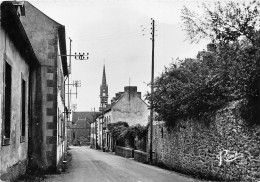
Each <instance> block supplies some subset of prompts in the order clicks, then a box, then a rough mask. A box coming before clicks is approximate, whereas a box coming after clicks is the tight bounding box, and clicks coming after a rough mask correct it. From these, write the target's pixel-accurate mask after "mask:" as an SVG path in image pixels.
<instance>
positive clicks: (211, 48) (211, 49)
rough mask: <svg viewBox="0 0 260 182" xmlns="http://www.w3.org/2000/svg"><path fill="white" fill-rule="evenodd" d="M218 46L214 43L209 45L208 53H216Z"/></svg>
mask: <svg viewBox="0 0 260 182" xmlns="http://www.w3.org/2000/svg"><path fill="white" fill-rule="evenodd" d="M216 49H217V46H216V45H215V44H214V43H209V44H208V45H207V51H209V52H216Z"/></svg>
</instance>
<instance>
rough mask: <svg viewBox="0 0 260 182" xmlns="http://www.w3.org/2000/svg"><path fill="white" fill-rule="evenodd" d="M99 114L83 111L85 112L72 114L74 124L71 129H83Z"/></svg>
mask: <svg viewBox="0 0 260 182" xmlns="http://www.w3.org/2000/svg"><path fill="white" fill-rule="evenodd" d="M98 114H99V112H95V113H94V112H92V111H85V112H73V113H72V122H73V123H74V124H75V125H74V126H73V127H74V128H75V127H77V128H82V127H83V128H84V127H86V125H87V126H88V125H90V123H92V122H93V121H94V119H95V118H96V116H97V115H98Z"/></svg>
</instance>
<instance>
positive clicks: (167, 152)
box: [147, 101, 260, 181]
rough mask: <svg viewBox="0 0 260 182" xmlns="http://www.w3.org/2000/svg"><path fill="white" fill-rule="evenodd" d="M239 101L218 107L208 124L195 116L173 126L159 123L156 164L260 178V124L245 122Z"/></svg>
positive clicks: (208, 174) (207, 174)
mask: <svg viewBox="0 0 260 182" xmlns="http://www.w3.org/2000/svg"><path fill="white" fill-rule="evenodd" d="M239 104H240V102H239V101H236V102H232V103H230V104H229V106H227V107H225V108H223V109H220V110H218V111H217V112H216V114H215V116H214V117H213V118H212V121H211V122H210V123H209V124H208V125H205V124H204V123H203V122H201V121H198V120H194V119H192V118H191V119H182V120H180V121H178V122H177V124H176V125H175V127H173V128H166V127H165V124H164V122H155V123H156V124H155V125H154V129H153V151H154V163H155V164H157V165H163V166H164V167H167V168H170V169H173V170H177V171H179V172H183V173H186V174H192V175H198V176H202V177H204V178H208V179H213V180H225V181H258V180H260V127H259V126H254V127H248V126H247V125H246V124H245V123H244V121H243V120H242V119H241V117H240V115H239V111H238V107H239ZM148 135H150V134H148ZM149 138H150V136H148V139H149ZM149 143H150V142H149V141H148V144H149ZM148 147H149V145H148ZM147 151H149V149H148V150H147Z"/></svg>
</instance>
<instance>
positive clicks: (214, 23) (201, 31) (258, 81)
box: [146, 1, 260, 125]
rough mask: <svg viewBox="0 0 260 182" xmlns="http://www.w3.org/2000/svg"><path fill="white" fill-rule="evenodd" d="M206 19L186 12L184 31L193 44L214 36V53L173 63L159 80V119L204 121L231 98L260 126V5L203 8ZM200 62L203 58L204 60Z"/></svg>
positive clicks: (156, 97) (156, 94) (156, 96)
mask: <svg viewBox="0 0 260 182" xmlns="http://www.w3.org/2000/svg"><path fill="white" fill-rule="evenodd" d="M201 7H202V10H203V12H204V13H203V15H202V16H200V15H198V14H196V13H195V12H192V11H190V10H189V9H188V8H187V7H184V8H183V10H182V21H183V27H184V30H185V31H186V32H187V35H188V39H189V40H191V42H198V41H199V40H200V39H202V38H210V39H211V40H212V42H213V45H215V49H214V50H212V51H210V52H207V51H202V52H199V54H198V59H196V60H193V59H185V60H182V61H181V62H180V64H179V66H178V67H177V66H176V65H173V64H172V65H170V67H168V68H165V70H164V71H163V73H162V74H161V75H160V76H159V77H157V78H156V79H155V85H154V88H155V91H154V93H153V95H151V94H150V93H148V94H147V95H146V96H147V99H148V100H150V99H151V97H153V100H154V109H155V111H156V112H157V113H158V115H157V119H159V120H164V121H166V124H168V125H174V124H175V121H176V119H178V118H182V117H187V116H190V117H199V118H201V117H205V116H209V115H210V114H211V113H213V112H214V111H216V110H217V109H218V108H220V107H223V105H225V104H227V103H228V102H230V101H233V100H243V105H242V107H241V111H242V116H243V117H244V118H245V119H246V120H247V121H249V123H251V124H254V123H256V122H260V117H259V114H258V112H259V111H260V108H259V106H260V97H259V92H260V32H259V29H260V16H259V14H260V3H259V2H257V1H251V2H249V3H247V4H246V3H242V4H239V3H235V2H231V1H230V2H228V3H226V4H225V5H224V6H223V4H222V3H220V2H216V3H214V6H213V7H211V6H210V5H207V4H205V3H203V4H202V6H201ZM201 58H202V59H201Z"/></svg>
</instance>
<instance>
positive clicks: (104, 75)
mask: <svg viewBox="0 0 260 182" xmlns="http://www.w3.org/2000/svg"><path fill="white" fill-rule="evenodd" d="M102 85H107V80H106V68H105V65H104V66H103V77H102Z"/></svg>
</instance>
